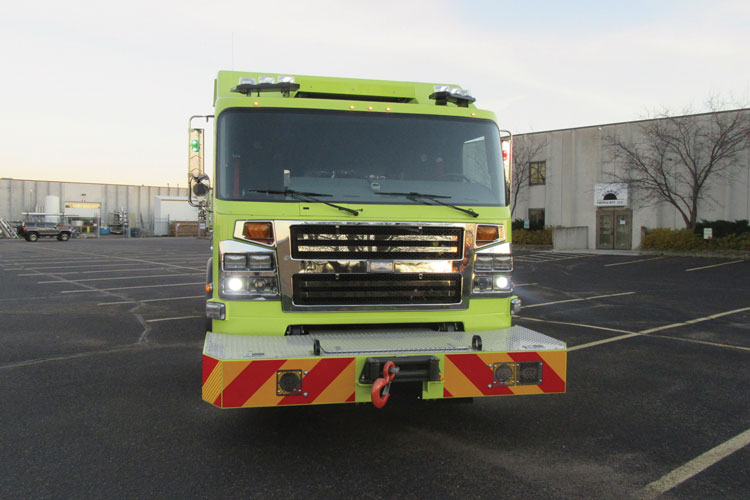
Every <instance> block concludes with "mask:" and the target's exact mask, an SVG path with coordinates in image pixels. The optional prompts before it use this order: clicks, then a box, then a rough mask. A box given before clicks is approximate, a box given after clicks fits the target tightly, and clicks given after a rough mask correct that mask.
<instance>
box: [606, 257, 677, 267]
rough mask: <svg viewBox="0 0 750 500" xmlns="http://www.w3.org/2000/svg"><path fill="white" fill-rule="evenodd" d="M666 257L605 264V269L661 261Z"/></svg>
mask: <svg viewBox="0 0 750 500" xmlns="http://www.w3.org/2000/svg"><path fill="white" fill-rule="evenodd" d="M663 258H664V257H654V258H653V259H639V260H629V261H627V262H616V263H614V264H604V267H612V266H624V265H626V264H635V263H637V262H650V261H652V260H659V259H663Z"/></svg>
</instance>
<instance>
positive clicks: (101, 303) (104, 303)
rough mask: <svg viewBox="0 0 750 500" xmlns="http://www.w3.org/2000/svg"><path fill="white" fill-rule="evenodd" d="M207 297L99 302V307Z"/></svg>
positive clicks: (192, 296)
mask: <svg viewBox="0 0 750 500" xmlns="http://www.w3.org/2000/svg"><path fill="white" fill-rule="evenodd" d="M205 298H206V295H205V294H204V295H189V296H187V297H164V298H161V299H143V300H121V301H117V302H99V303H98V304H97V305H98V306H114V305H117V304H135V303H136V302H162V301H164V300H185V299H205Z"/></svg>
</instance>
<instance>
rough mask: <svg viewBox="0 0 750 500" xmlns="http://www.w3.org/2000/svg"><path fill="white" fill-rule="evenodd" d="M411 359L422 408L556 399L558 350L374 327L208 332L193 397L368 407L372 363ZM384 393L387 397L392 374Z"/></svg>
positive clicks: (517, 335)
mask: <svg viewBox="0 0 750 500" xmlns="http://www.w3.org/2000/svg"><path fill="white" fill-rule="evenodd" d="M477 336H478V337H479V339H480V342H477V339H476V337H477ZM480 344H481V345H480ZM417 358H419V359H422V358H424V359H426V360H429V363H431V366H432V367H433V369H432V370H426V375H425V376H424V378H423V379H422V380H420V381H421V384H422V387H421V395H420V397H421V398H422V399H443V398H462V397H480V396H509V395H522V394H550V393H563V392H565V385H566V382H565V380H566V364H567V349H566V345H565V343H564V342H560V341H558V340H555V339H553V338H550V337H547V336H546V335H543V334H540V333H537V332H534V331H532V330H529V329H527V328H524V327H521V326H512V327H510V328H504V329H500V330H487V331H480V332H436V331H432V330H428V329H390V330H385V329H382V328H381V329H373V330H370V331H363V330H356V331H342V330H338V331H330V332H316V333H314V334H310V335H301V336H250V335H231V334H221V333H212V332H209V333H208V334H207V335H206V341H205V344H204V348H203V385H202V387H203V389H202V395H203V399H204V400H205V401H207V402H208V403H211V404H213V405H215V406H217V407H220V408H247V407H260V406H283V405H308V404H330V403H350V402H370V401H371V400H372V396H371V389H372V378H371V377H370V376H365V375H366V374H367V373H369V372H372V371H373V370H372V367H373V363H375V362H378V363H382V362H383V361H384V360H385V359H387V360H392V361H394V362H395V363H396V366H398V365H399V362H400V360H401V361H404V362H403V363H402V364H403V365H412V364H414V363H412V362H416V361H417ZM435 365H437V367H438V370H439V373H437V374H436V373H435V370H434V367H435ZM535 369H536V370H538V371H537V372H534V370H535ZM418 371H419V370H417V372H418ZM429 372H431V374H430V373H429ZM413 373H415V372H414V371H412V376H411V378H410V381H412V382H413V381H414V380H413V378H414V375H413ZM295 377H296V378H295ZM290 380H291V383H290ZM295 380H296V382H295ZM393 384H394V385H393V388H392V389H391V392H392V393H394V394H395V393H397V392H398V390H399V377H398V375H397V376H396V378H395V379H394V381H393Z"/></svg>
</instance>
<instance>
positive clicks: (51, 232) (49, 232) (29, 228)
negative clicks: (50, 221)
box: [16, 224, 78, 241]
mask: <svg viewBox="0 0 750 500" xmlns="http://www.w3.org/2000/svg"><path fill="white" fill-rule="evenodd" d="M16 232H18V235H19V236H21V237H22V238H25V239H26V241H37V240H38V239H39V238H57V239H58V241H68V240H69V239H70V238H74V237H76V236H77V234H78V233H77V230H76V229H75V228H73V227H70V226H60V225H58V224H54V225H49V226H46V225H43V224H34V225H26V224H22V225H20V226H18V227H17V228H16Z"/></svg>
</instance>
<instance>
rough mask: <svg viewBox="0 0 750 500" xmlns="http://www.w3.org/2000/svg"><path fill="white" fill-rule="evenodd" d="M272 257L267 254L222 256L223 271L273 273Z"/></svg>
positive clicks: (231, 254) (229, 254)
mask: <svg viewBox="0 0 750 500" xmlns="http://www.w3.org/2000/svg"><path fill="white" fill-rule="evenodd" d="M273 264H274V260H273V255H270V254H268V253H227V254H224V270H225V271H273V269H274V265H273Z"/></svg>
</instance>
